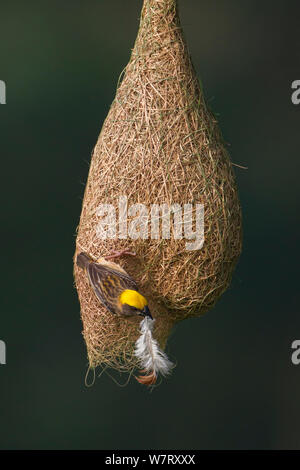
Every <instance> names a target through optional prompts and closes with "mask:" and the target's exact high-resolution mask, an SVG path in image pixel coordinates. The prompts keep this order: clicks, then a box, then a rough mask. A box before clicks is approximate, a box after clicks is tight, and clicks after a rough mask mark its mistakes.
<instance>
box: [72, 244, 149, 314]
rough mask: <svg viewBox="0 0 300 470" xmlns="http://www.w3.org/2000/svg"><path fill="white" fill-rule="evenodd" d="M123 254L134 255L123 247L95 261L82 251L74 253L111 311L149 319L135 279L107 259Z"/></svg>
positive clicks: (147, 309)
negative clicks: (77, 253) (121, 249)
mask: <svg viewBox="0 0 300 470" xmlns="http://www.w3.org/2000/svg"><path fill="white" fill-rule="evenodd" d="M123 254H126V255H133V256H134V255H135V253H131V252H129V251H127V250H123V251H120V252H115V253H114V254H112V255H109V256H106V257H105V258H100V259H99V260H98V261H97V262H95V261H94V260H93V259H92V258H90V256H89V255H87V254H86V253H84V252H82V253H80V254H79V255H78V256H77V265H78V266H79V267H80V268H83V269H84V270H85V271H86V274H87V276H88V279H89V282H90V284H91V287H92V288H93V290H94V292H95V294H96V296H97V297H98V299H99V300H100V302H101V303H102V304H103V305H104V306H105V307H106V308H107V309H108V310H109V311H110V312H111V313H114V314H119V315H123V316H125V317H129V316H136V315H141V316H143V317H149V318H151V319H152V315H151V313H150V310H149V307H148V302H147V300H146V299H145V297H144V296H143V295H142V294H140V293H139V291H138V286H137V283H136V282H135V280H134V279H132V277H130V276H129V275H128V274H127V272H126V271H125V270H124V269H123V268H121V266H119V265H118V264H116V263H114V262H112V261H109V260H111V259H112V258H117V257H120V256H122V255H123Z"/></svg>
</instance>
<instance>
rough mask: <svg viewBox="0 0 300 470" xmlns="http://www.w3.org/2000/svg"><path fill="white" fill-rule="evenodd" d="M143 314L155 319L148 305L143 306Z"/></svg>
mask: <svg viewBox="0 0 300 470" xmlns="http://www.w3.org/2000/svg"><path fill="white" fill-rule="evenodd" d="M142 315H143V316H144V317H149V318H151V320H153V317H152V315H151V313H150V310H149V307H148V305H145V307H144V308H143V310H142Z"/></svg>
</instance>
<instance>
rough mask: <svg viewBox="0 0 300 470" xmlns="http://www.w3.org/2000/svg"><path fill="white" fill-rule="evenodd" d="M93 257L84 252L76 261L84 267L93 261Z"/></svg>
mask: <svg viewBox="0 0 300 470" xmlns="http://www.w3.org/2000/svg"><path fill="white" fill-rule="evenodd" d="M91 261H92V260H91V258H90V257H89V255H87V254H86V253H84V252H82V253H80V254H79V255H77V259H76V263H77V266H79V267H80V268H82V269H85V268H87V266H88V264H89V263H90V262H91Z"/></svg>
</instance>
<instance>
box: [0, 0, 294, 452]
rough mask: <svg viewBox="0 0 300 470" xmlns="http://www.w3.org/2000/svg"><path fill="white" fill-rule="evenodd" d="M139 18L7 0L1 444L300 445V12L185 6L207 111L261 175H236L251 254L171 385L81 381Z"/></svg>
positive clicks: (198, 323)
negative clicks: (296, 100) (298, 358)
mask: <svg viewBox="0 0 300 470" xmlns="http://www.w3.org/2000/svg"><path fill="white" fill-rule="evenodd" d="M141 5H142V2H141V0H130V1H126V2H125V1H123V0H113V1H108V0H86V1H84V2H82V1H77V0H72V1H64V2H61V1H58V0H52V1H43V2H38V1H31V0H28V1H27V2H21V1H15V0H11V1H10V2H8V1H4V2H1V16H0V79H1V80H4V81H5V82H6V85H7V104H6V105H1V106H0V152H1V165H2V167H1V189H2V207H1V238H2V243H1V244H2V247H1V266H2V270H1V290H2V295H1V316H0V339H1V340H3V341H5V342H6V346H7V364H6V365H1V366H0V447H1V448H2V449H280V448H282V449H291V448H296V449H299V448H300V435H299V424H298V423H299V419H300V400H299V396H300V365H299V366H295V365H293V364H292V362H291V354H292V350H291V343H292V342H293V341H294V340H295V339H300V316H299V300H300V296H299V284H298V283H299V246H298V243H299V223H300V222H299V170H300V158H299V150H300V139H299V135H300V134H299V124H300V105H298V106H295V105H293V104H292V101H291V95H292V90H291V83H292V82H293V81H294V80H297V79H298V80H300V57H299V55H300V47H299V46H300V36H299V32H298V30H299V20H300V4H299V2H298V1H294V0H290V1H289V2H282V1H274V0H272V1H271V0H260V1H257V0H243V1H240V0H226V1H225V0H223V1H220V0H201V1H199V0H179V6H180V13H181V21H182V26H183V29H184V32H185V37H186V39H187V41H188V45H189V49H190V52H191V55H192V58H193V62H194V65H195V68H196V70H197V73H198V76H199V77H201V80H202V83H203V87H204V90H205V95H206V99H207V101H208V103H209V105H210V107H211V108H212V109H213V111H214V112H215V114H216V116H217V118H218V120H219V123H220V126H221V129H222V132H223V135H224V138H225V140H226V142H228V143H229V144H230V153H231V158H232V161H233V162H234V163H237V164H239V165H242V166H246V167H248V169H247V170H244V169H240V168H238V167H235V173H236V177H237V183H238V186H239V192H240V198H241V203H242V208H243V217H244V248H243V254H242V256H241V259H240V262H239V264H238V266H237V269H236V271H235V274H234V278H233V282H232V284H231V287H230V289H229V290H228V291H227V292H226V293H225V294H224V295H223V297H222V298H221V300H220V301H219V302H218V304H217V305H216V307H215V308H214V309H213V310H212V311H210V312H209V313H207V314H206V315H205V316H203V317H202V318H201V319H194V320H187V321H185V322H182V323H181V324H179V325H177V327H176V328H175V329H174V331H173V334H172V335H171V338H170V341H169V343H168V353H169V355H170V357H171V358H172V359H175V360H177V362H178V366H177V368H176V370H175V371H174V373H173V375H172V376H171V377H170V378H169V379H168V380H166V381H164V382H163V383H162V384H161V386H160V387H158V388H157V389H155V390H154V391H153V392H152V393H149V390H146V389H144V388H142V387H141V386H140V385H139V384H138V383H136V382H135V381H134V380H132V381H131V382H130V384H129V385H128V386H127V387H124V388H121V387H118V386H117V385H116V384H115V383H114V382H113V381H112V380H111V378H110V377H108V376H107V375H105V374H103V375H102V377H101V378H100V379H97V380H96V382H95V385H94V386H93V387H91V388H87V387H86V386H85V384H84V378H85V373H86V370H87V357H86V349H85V345H84V342H83V338H82V335H81V331H82V325H81V320H80V312H79V303H78V299H77V294H76V291H75V289H74V287H73V277H72V256H73V252H74V244H75V231H76V226H77V224H78V222H79V216H80V211H81V203H82V197H83V191H84V185H85V182H86V178H87V173H88V168H89V161H90V156H91V152H92V149H93V147H94V145H95V143H96V140H97V138H98V134H99V132H100V129H101V126H102V123H103V120H104V119H105V117H106V114H107V112H108V110H109V107H110V104H111V102H112V100H113V98H114V94H115V90H116V85H117V81H118V77H119V75H120V73H121V71H122V70H123V68H124V66H125V65H126V64H127V61H128V59H129V56H130V51H131V48H132V47H133V44H134V40H135V36H136V33H137V29H138V21H139V15H140V10H141ZM115 377H116V378H117V379H118V380H119V381H120V382H125V380H126V377H123V376H122V377H118V376H116V375H115Z"/></svg>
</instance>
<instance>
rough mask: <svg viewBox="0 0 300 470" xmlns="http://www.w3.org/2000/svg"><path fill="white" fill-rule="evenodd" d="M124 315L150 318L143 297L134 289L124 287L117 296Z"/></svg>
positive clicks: (145, 300) (146, 303)
mask: <svg viewBox="0 0 300 470" xmlns="http://www.w3.org/2000/svg"><path fill="white" fill-rule="evenodd" d="M119 300H120V303H121V306H122V312H123V313H124V314H125V315H143V316H148V317H150V318H152V316H151V313H150V311H149V308H148V302H147V299H145V297H144V296H143V295H142V294H140V293H139V292H138V291H136V290H131V289H126V290H124V291H123V292H122V293H121V295H120V297H119Z"/></svg>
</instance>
